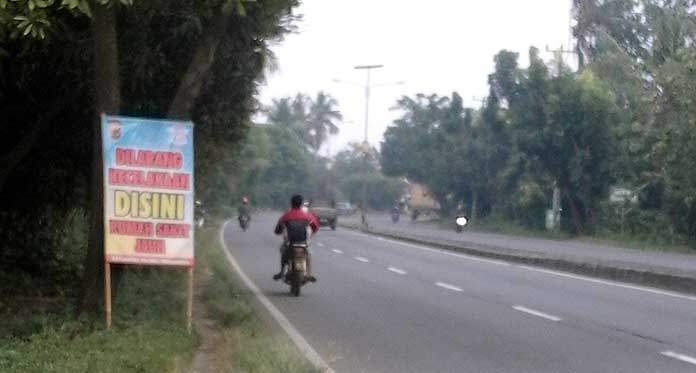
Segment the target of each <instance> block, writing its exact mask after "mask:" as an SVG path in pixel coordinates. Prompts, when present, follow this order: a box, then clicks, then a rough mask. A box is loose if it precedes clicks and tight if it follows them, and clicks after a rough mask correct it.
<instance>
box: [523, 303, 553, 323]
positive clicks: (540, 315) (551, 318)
mask: <svg viewBox="0 0 696 373" xmlns="http://www.w3.org/2000/svg"><path fill="white" fill-rule="evenodd" d="M512 308H513V309H515V310H517V311H520V312H524V313H528V314H530V315H534V316H537V317H541V318H544V319H547V320H551V321H556V322H558V321H561V318H560V317H556V316H553V315H549V314H548V313H543V312H539V311H536V310H533V309H531V308H527V307H523V306H513V307H512Z"/></svg>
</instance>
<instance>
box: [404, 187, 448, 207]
mask: <svg viewBox="0 0 696 373" xmlns="http://www.w3.org/2000/svg"><path fill="white" fill-rule="evenodd" d="M404 198H405V200H406V204H407V205H408V206H409V207H410V208H417V209H419V210H439V209H440V204H439V203H437V201H436V200H435V199H434V198H433V197H432V194H431V193H430V191H428V188H426V187H425V185H421V184H418V183H412V182H408V186H407V187H406V193H405V195H404Z"/></svg>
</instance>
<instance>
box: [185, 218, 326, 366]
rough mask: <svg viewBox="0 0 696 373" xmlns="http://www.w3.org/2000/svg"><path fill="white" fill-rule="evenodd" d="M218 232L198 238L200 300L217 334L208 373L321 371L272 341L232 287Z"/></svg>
mask: <svg viewBox="0 0 696 373" xmlns="http://www.w3.org/2000/svg"><path fill="white" fill-rule="evenodd" d="M217 233H218V232H217V230H215V229H207V230H203V231H202V232H200V234H199V235H198V237H197V239H198V242H197V246H196V250H197V263H198V267H197V268H198V271H197V281H202V282H205V284H206V285H205V287H204V288H203V289H204V290H203V292H202V294H201V300H202V302H203V304H204V306H205V308H206V310H207V313H208V317H209V318H210V319H212V320H214V321H215V323H216V325H217V327H218V329H219V331H220V335H221V336H220V341H219V343H218V344H217V346H216V350H215V352H214V355H215V358H214V359H213V361H212V364H211V365H212V366H211V368H212V369H211V372H259V373H265V372H269V373H270V372H287V373H293V372H320V371H319V370H317V369H316V368H314V366H312V365H311V364H310V363H309V362H308V361H307V360H306V359H305V358H304V357H303V356H302V355H301V354H300V353H299V351H298V350H297V349H296V348H295V347H294V346H293V345H291V344H290V343H289V341H288V340H286V339H284V338H273V337H272V336H270V335H269V334H268V333H267V330H266V329H264V327H263V325H262V322H261V321H260V320H259V318H258V317H257V316H256V315H255V313H254V310H253V308H252V307H251V305H250V303H249V299H246V297H247V296H246V295H245V294H243V293H242V292H241V291H240V289H239V288H238V287H237V286H236V285H235V284H234V283H235V279H234V276H233V274H232V269H231V267H230V266H229V264H228V263H227V260H226V258H225V256H224V254H223V251H222V248H221V247H220V243H219V241H218V235H217Z"/></svg>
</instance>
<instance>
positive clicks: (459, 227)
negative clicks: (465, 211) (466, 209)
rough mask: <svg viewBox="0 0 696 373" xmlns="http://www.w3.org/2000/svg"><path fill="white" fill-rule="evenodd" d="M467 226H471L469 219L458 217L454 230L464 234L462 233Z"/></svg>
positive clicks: (455, 219)
mask: <svg viewBox="0 0 696 373" xmlns="http://www.w3.org/2000/svg"><path fill="white" fill-rule="evenodd" d="M467 225H469V218H467V217H466V216H464V215H458V216H457V217H455V218H454V229H455V230H456V231H457V233H462V231H464V227H466V226H467Z"/></svg>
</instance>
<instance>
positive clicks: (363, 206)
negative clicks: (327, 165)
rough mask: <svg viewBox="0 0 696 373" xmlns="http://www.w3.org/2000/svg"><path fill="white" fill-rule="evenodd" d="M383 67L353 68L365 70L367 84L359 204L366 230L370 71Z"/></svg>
mask: <svg viewBox="0 0 696 373" xmlns="http://www.w3.org/2000/svg"><path fill="white" fill-rule="evenodd" d="M383 66H384V65H359V66H355V69H356V70H365V71H366V72H367V82H366V83H365V136H364V140H363V161H364V166H365V178H364V179H363V185H362V203H361V204H360V221H361V222H362V225H363V227H364V228H365V229H366V230H367V217H366V216H365V213H366V210H367V178H368V174H369V168H368V158H369V156H370V144H369V143H368V142H367V126H368V120H369V117H370V116H369V113H370V71H372V70H373V69H380V68H382V67H383Z"/></svg>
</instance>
